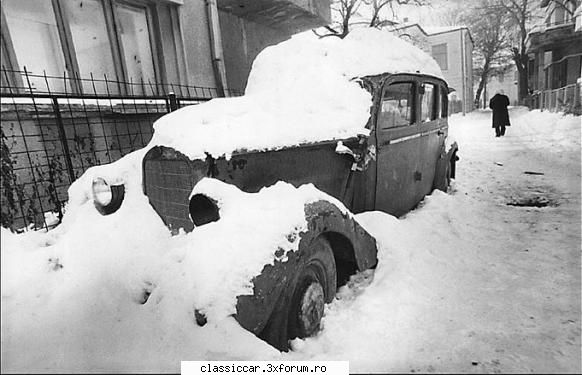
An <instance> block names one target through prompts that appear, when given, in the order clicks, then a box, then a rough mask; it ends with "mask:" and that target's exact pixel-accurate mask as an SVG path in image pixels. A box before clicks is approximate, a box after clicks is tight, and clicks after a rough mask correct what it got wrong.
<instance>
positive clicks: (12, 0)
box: [0, 0, 331, 231]
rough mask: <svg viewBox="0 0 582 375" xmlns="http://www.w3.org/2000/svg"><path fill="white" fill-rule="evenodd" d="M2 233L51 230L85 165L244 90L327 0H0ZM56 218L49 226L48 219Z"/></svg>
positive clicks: (108, 158)
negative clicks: (253, 72)
mask: <svg viewBox="0 0 582 375" xmlns="http://www.w3.org/2000/svg"><path fill="white" fill-rule="evenodd" d="M0 10H1V24H0V26H1V45H0V47H1V48H0V50H1V58H2V59H1V62H2V66H1V71H0V81H1V84H0V107H1V111H0V112H1V137H0V138H1V139H0V143H1V144H0V146H1V147H0V151H1V152H0V162H1V164H2V168H1V181H2V183H1V184H0V224H1V225H2V226H4V227H10V228H12V229H14V230H17V231H21V230H26V229H39V228H46V229H48V228H49V227H51V226H53V225H56V224H58V222H59V221H60V219H61V218H62V216H63V210H64V205H65V202H66V201H67V200H68V188H69V186H70V185H71V183H72V182H73V181H75V180H76V179H77V178H79V176H81V175H82V174H83V173H84V172H85V171H86V170H87V169H88V168H91V167H92V166H95V165H101V164H106V163H111V162H114V161H116V160H118V159H119V158H121V157H123V156H124V155H127V154H128V153H130V152H133V151H135V150H138V149H140V148H142V147H144V146H146V145H147V144H148V143H149V141H150V139H151V137H152V134H153V126H152V124H153V123H154V122H155V121H156V120H157V119H158V118H160V117H161V116H163V115H165V114H166V113H168V112H169V111H172V110H175V109H177V108H179V107H180V106H183V105H189V104H198V103H201V102H203V101H207V100H210V99H212V98H215V97H220V96H229V95H240V94H242V93H243V91H244V89H245V86H246V82H247V78H248V75H249V72H250V69H251V65H252V62H253V60H254V59H255V57H256V55H257V54H258V53H259V52H260V51H261V50H263V49H264V48H265V47H267V46H269V45H272V44H275V43H278V42H280V41H282V40H285V39H287V38H289V37H290V36H291V35H293V34H294V33H296V32H299V31H303V30H308V29H311V28H315V27H318V26H322V25H326V24H328V23H329V22H330V13H331V10H330V0H318V1H312V0H2V2H1V4H0ZM55 218H56V219H55Z"/></svg>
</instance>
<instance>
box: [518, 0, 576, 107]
mask: <svg viewBox="0 0 582 375" xmlns="http://www.w3.org/2000/svg"><path fill="white" fill-rule="evenodd" d="M575 3H576V4H575V5H574V3H573V2H572V1H549V0H543V1H541V4H540V7H541V8H542V9H543V10H544V11H545V19H544V22H543V23H542V24H539V25H537V26H536V27H534V29H533V30H532V31H531V32H530V33H529V35H528V37H527V51H528V55H529V66H528V68H529V69H528V73H529V77H528V85H529V89H530V92H531V94H532V96H531V101H532V103H531V105H532V106H533V107H534V108H542V109H551V110H568V111H572V112H576V113H580V112H581V104H580V83H579V82H580V77H581V76H582V29H581V27H580V18H581V13H582V11H581V5H580V1H579V0H578V1H576V2H575ZM577 25H578V26H577Z"/></svg>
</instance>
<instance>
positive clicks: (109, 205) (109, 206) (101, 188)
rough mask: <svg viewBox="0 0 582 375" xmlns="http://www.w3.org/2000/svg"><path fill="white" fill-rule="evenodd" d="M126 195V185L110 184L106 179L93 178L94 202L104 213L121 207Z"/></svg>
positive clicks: (107, 213)
mask: <svg viewBox="0 0 582 375" xmlns="http://www.w3.org/2000/svg"><path fill="white" fill-rule="evenodd" d="M124 195H125V186H124V185H109V184H108V183H107V181H105V179H103V178H101V177H97V178H96V179H94V180H93V202H94V203H95V208H97V211H99V212H100V213H101V214H102V215H109V214H112V213H114V212H115V211H117V210H118V209H119V207H121V202H123V196H124Z"/></svg>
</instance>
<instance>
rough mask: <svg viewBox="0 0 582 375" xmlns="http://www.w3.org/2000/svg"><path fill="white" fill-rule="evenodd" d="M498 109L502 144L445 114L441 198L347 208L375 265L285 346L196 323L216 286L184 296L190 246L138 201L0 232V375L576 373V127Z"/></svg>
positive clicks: (232, 325)
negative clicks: (193, 369) (373, 249)
mask: <svg viewBox="0 0 582 375" xmlns="http://www.w3.org/2000/svg"><path fill="white" fill-rule="evenodd" d="M510 116H511V118H512V126H511V127H510V128H508V131H507V135H506V136H505V137H502V138H495V137H494V131H493V129H492V128H491V127H490V112H474V113H471V114H468V115H467V116H465V117H463V116H460V115H454V116H452V117H451V119H450V125H451V127H450V133H451V135H453V136H454V137H455V138H456V140H457V142H458V143H459V145H460V152H459V156H460V158H461V160H460V162H459V164H458V171H457V178H456V181H455V182H454V185H453V187H452V190H451V191H450V192H449V193H448V194H445V193H442V192H435V193H434V194H433V195H431V196H429V197H427V198H426V199H425V201H424V202H423V203H422V204H421V207H419V208H418V209H417V210H415V211H413V212H411V213H409V214H408V215H406V216H405V217H403V218H401V219H396V218H394V217H392V216H390V215H387V214H383V213H380V212H370V213H365V214H361V215H358V219H359V220H360V221H361V222H362V224H364V226H365V227H366V228H367V229H368V230H369V231H370V232H371V233H372V234H374V235H375V236H376V238H377V239H378V241H379V244H380V249H379V265H378V267H377V268H376V270H374V271H366V272H364V273H361V274H359V275H357V276H356V277H355V278H353V280H352V281H351V282H350V285H349V287H345V288H343V289H341V290H340V291H339V295H338V298H337V300H336V301H334V302H333V303H332V304H331V305H329V306H328V308H327V310H326V314H325V316H324V330H323V331H322V332H320V334H319V335H318V336H317V337H314V338H310V339H307V340H304V341H301V340H295V341H294V342H293V349H294V350H293V351H291V352H289V353H283V354H281V353H279V352H278V351H276V350H274V349H273V348H271V347H269V346H268V345H266V344H265V343H264V342H262V341H261V340H259V339H257V338H256V337H254V336H253V335H252V334H250V333H249V332H247V331H245V330H244V329H242V328H241V327H240V326H239V325H238V324H237V323H236V322H235V321H234V319H232V318H231V317H227V318H225V319H223V320H217V321H209V323H208V324H207V325H206V326H204V327H198V326H197V325H196V324H194V322H193V317H192V304H193V302H192V299H191V298H196V297H197V298H200V294H201V292H206V295H209V296H211V297H212V296H214V295H216V294H218V292H217V289H216V288H218V286H217V285H218V284H219V283H218V282H217V283H216V284H212V283H210V284H208V283H207V284H208V285H206V287H208V288H209V289H208V290H206V289H200V288H199V287H200V286H199V285H198V289H196V286H197V285H196V283H195V282H194V281H195V280H196V279H193V278H192V277H193V276H192V275H191V274H192V273H195V272H193V269H194V267H195V266H196V264H197V263H196V261H195V260H196V258H192V257H193V256H194V255H196V254H195V253H196V252H194V251H192V249H191V248H189V247H188V246H186V247H184V246H182V247H180V246H178V245H180V244H181V243H186V242H187V241H189V240H188V237H187V236H182V237H180V236H177V238H172V237H170V235H169V234H168V231H167V230H166V228H165V227H164V226H163V224H162V223H161V221H160V219H159V217H158V216H157V215H156V214H155V212H153V210H152V209H151V207H149V205H148V204H147V200H146V199H145V198H144V197H143V196H136V197H135V199H134V200H133V201H130V202H127V204H128V205H130V206H131V205H133V206H132V207H130V208H131V209H129V208H128V210H127V212H125V213H124V212H120V213H119V215H112V216H111V218H109V217H102V216H100V215H99V214H97V213H95V210H94V208H93V207H92V205H91V202H89V203H87V204H85V205H84V206H81V207H79V209H78V210H79V211H78V212H77V215H78V216H77V219H75V217H74V216H73V219H71V220H70V221H69V222H68V223H63V225H62V226H61V227H60V228H61V229H59V230H55V231H52V232H49V233H48V234H42V233H29V234H26V235H20V236H16V235H12V234H10V233H9V232H8V231H4V230H3V231H2V370H3V371H2V372H5V371H7V370H8V371H20V372H28V371H49V372H63V371H80V372H88V371H104V372H120V371H129V372H140V371H149V372H157V371H161V372H178V371H179V366H180V362H179V361H180V360H227V359H233V360H234V359H236V360H270V359H276V360H311V359H313V360H316V359H321V360H349V361H350V371H351V372H352V373H353V372H382V373H387V372H463V373H471V372H475V373H482V372H491V373H495V372H538V373H543V372H574V373H580V372H581V371H582V368H581V367H582V365H581V342H580V335H581V296H580V292H581V234H580V231H581V219H580V210H581V198H580V196H581V192H580V181H581V174H580V172H581V169H580V168H581V164H580V150H581V148H580V140H581V137H580V128H581V123H580V117H577V118H575V117H572V116H568V117H561V116H560V115H558V114H550V113H540V112H528V111H526V110H524V109H514V110H512V111H511V113H510ZM138 165H139V164H138ZM526 172H527V173H526ZM271 195H273V194H271ZM261 197H262V198H265V197H267V195H265V194H263V195H262V196H261ZM261 197H258V198H257V199H259V198H261ZM279 200H280V199H279ZM266 201H267V202H266V203H269V200H268V199H266ZM272 202H275V200H273V201H272ZM534 203H535V204H538V205H541V206H544V205H545V206H544V207H528V206H527V205H528V204H534ZM520 205H526V206H520ZM251 206H258V207H260V205H259V204H254V203H253V204H252V205H251ZM269 207H271V206H269ZM249 210H250V209H249ZM280 212H281V211H277V212H275V214H277V215H278V214H279V213H280ZM124 215H125V216H124ZM87 222H90V223H91V225H86V224H84V223H87ZM65 224H66V225H65ZM249 225H250V226H251V227H255V226H256V223H254V222H251V223H249ZM119 227H123V230H119ZM205 228H206V229H208V230H209V228H210V227H208V228H207V227H201V230H200V231H199V235H200V236H201V235H203V234H204V231H205ZM244 228H246V229H245V232H252V230H249V229H248V228H247V227H244ZM228 233H229V236H230V235H232V233H233V232H232V231H228ZM225 237H228V236H225ZM194 239H196V237H194ZM213 242H216V241H213ZM237 243H238V245H239V247H244V246H243V243H242V242H240V241H239V242H237ZM253 244H254V242H252V241H251V242H249V243H248V244H247V246H248V247H249V248H248V249H247V248H243V249H242V250H243V251H247V250H249V251H250V247H251V246H252V245H253ZM202 245H203V244H202ZM207 250H208V249H207ZM209 250H213V248H212V247H209ZM237 250H240V249H233V250H232V251H233V252H234V251H237ZM196 251H197V252H200V251H202V246H199V248H197V249H196ZM209 258H210V259H207V260H208V261H211V260H212V257H209ZM47 259H48V262H49V263H47ZM193 259H194V260H193ZM215 263H220V264H222V262H219V260H217V261H216V262H215ZM214 266H216V265H214ZM212 269H213V268H212V262H210V265H209V266H204V268H203V269H201V271H204V270H206V271H208V270H210V271H212ZM216 273H217V272H214V274H216ZM224 274H225V275H227V274H228V273H227V272H224ZM194 276H195V275H194ZM231 276H232V275H231ZM144 282H147V283H146V286H147V288H154V289H153V291H152V290H150V292H151V296H150V297H149V301H150V302H148V303H143V301H142V302H139V301H140V300H139V298H140V297H141V296H143V292H144V289H143V288H144V284H143V283H144ZM221 283H222V284H224V282H221ZM219 286H220V287H223V286H224V285H219ZM218 290H222V289H218ZM188 293H190V294H188ZM136 301H137V302H136ZM221 302H227V303H231V302H232V301H230V300H228V301H221Z"/></svg>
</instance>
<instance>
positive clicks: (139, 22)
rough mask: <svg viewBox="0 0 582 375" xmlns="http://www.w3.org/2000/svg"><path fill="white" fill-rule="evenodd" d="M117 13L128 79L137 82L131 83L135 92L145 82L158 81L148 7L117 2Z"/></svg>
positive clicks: (139, 89)
mask: <svg viewBox="0 0 582 375" xmlns="http://www.w3.org/2000/svg"><path fill="white" fill-rule="evenodd" d="M115 13H116V14H117V17H118V30H119V36H120V39H121V46H122V49H123V57H124V61H125V66H126V69H127V79H128V80H129V81H130V82H132V83H133V84H135V85H133V84H132V85H131V90H132V91H133V92H135V91H136V90H137V91H141V90H142V89H143V87H144V84H145V85H147V84H148V82H155V81H156V76H155V73H154V62H153V61H154V60H153V55H152V46H151V42H150V33H149V25H148V13H147V8H144V7H137V6H133V5H129V4H125V3H120V2H116V3H115Z"/></svg>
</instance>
